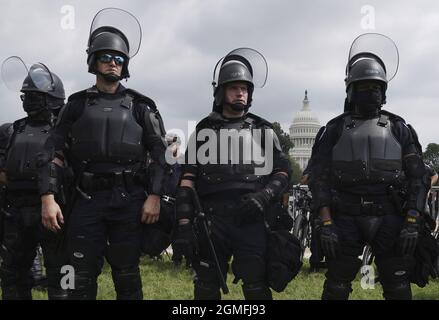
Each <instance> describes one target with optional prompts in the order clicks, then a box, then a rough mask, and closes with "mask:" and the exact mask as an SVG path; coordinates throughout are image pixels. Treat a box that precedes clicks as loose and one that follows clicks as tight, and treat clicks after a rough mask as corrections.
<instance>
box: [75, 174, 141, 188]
mask: <svg viewBox="0 0 439 320" xmlns="http://www.w3.org/2000/svg"><path fill="white" fill-rule="evenodd" d="M141 181H142V177H141V176H140V174H139V173H137V172H135V171H133V170H124V171H120V172H110V173H91V172H83V173H82V175H81V179H80V182H79V186H80V188H81V190H82V191H84V192H85V193H93V192H96V191H103V190H111V189H113V188H114V187H116V186H122V187H124V188H125V189H126V191H128V192H130V190H132V189H133V188H134V187H136V186H140V185H142V182H141Z"/></svg>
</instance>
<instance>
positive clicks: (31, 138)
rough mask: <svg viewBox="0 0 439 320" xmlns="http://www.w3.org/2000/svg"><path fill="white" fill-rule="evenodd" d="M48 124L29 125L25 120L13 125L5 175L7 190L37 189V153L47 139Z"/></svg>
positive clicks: (49, 126) (41, 149)
mask: <svg viewBox="0 0 439 320" xmlns="http://www.w3.org/2000/svg"><path fill="white" fill-rule="evenodd" d="M50 128H51V125H50V124H49V123H35V124H34V123H30V122H29V121H27V119H23V120H20V121H18V122H16V123H15V124H14V133H13V135H12V137H11V140H10V142H9V146H8V152H7V159H6V174H7V177H8V189H9V190H14V189H22V188H23V189H37V177H38V171H37V163H36V158H37V154H38V153H39V152H42V151H43V150H44V144H45V143H46V140H47V138H48V137H49V130H50Z"/></svg>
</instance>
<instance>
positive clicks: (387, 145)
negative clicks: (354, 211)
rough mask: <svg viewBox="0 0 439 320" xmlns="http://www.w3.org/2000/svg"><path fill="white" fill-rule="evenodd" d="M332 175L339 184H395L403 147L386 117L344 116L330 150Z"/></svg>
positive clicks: (400, 176) (343, 185)
mask: <svg viewBox="0 0 439 320" xmlns="http://www.w3.org/2000/svg"><path fill="white" fill-rule="evenodd" d="M332 166H333V167H332V174H333V179H334V182H335V183H336V185H338V186H341V187H346V186H353V185H357V184H384V185H392V184H398V183H399V182H400V181H401V180H402V178H403V173H402V149H401V144H400V143H399V142H398V140H397V139H396V138H395V136H394V135H393V133H392V130H391V122H390V121H389V118H388V116H386V115H380V116H378V117H375V118H372V119H353V118H352V117H351V116H347V117H346V118H345V119H344V125H343V132H342V134H341V137H340V139H339V140H338V142H337V144H336V145H335V147H334V148H333V152H332Z"/></svg>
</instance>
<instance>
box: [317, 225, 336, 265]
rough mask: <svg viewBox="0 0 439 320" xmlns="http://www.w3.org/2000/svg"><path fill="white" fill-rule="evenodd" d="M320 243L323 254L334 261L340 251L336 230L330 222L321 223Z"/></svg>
mask: <svg viewBox="0 0 439 320" xmlns="http://www.w3.org/2000/svg"><path fill="white" fill-rule="evenodd" d="M320 242H321V244H322V251H323V254H324V255H325V256H326V257H327V258H329V259H335V258H336V257H337V254H338V251H339V250H340V243H339V240H338V235H337V230H336V228H335V225H334V223H333V222H332V220H326V221H322V224H321V227H320Z"/></svg>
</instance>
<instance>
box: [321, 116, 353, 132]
mask: <svg viewBox="0 0 439 320" xmlns="http://www.w3.org/2000/svg"><path fill="white" fill-rule="evenodd" d="M349 114H350V113H349V112H343V113H342V114H340V115H338V116H337V117H335V118H332V119H331V120H329V121H328V124H327V125H326V126H329V125H331V124H334V123H336V122H337V121H340V120H341V119H344V118H345V117H347V116H348V115H349ZM323 130H324V129H323Z"/></svg>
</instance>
